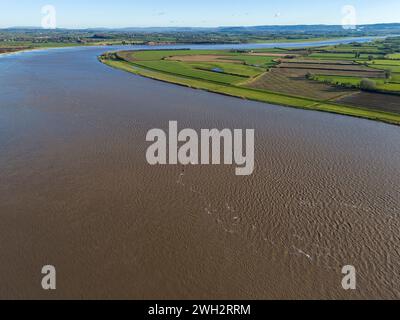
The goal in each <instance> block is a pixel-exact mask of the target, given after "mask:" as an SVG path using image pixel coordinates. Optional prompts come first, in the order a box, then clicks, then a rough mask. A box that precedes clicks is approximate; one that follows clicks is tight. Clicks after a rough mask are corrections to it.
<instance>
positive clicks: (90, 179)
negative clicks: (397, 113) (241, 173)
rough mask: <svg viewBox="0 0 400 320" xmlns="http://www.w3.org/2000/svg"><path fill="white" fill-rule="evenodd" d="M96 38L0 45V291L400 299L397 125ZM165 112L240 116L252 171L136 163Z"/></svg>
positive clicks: (229, 120)
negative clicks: (179, 69) (117, 57)
mask: <svg viewBox="0 0 400 320" xmlns="http://www.w3.org/2000/svg"><path fill="white" fill-rule="evenodd" d="M107 50H108V49H107V48H73V49H57V50H46V51H36V52H27V53H21V54H17V55H10V56H3V57H0V221H1V222H0V298H3V299H10V298H18V299H19V298H28V299H33V298H38V299H40V298H48V299H56V298H67V299H72V298H76V299H83V298H90V299H98V298H110V299H117V298H128V299H310V298H311V299H315V298H322V299H334V298H340V299H350V298H356V299H364V298H376V299H382V298H391V299H393V298H400V232H399V230H400V128H399V127H397V126H393V125H388V124H383V123H378V122H373V121H368V120H362V119H357V118H351V117H345V116H340V115H333V114H327V113H321V112H314V111H305V110H297V109H292V108H285V107H279V106H273V105H268V104H263V103H258V102H251V101H245V100H240V99H236V98H230V97H225V96H221V95H217V94H212V93H207V92H203V91H199V90H193V89H189V88H183V87H179V86H175V85H171V84H167V83H162V82H158V81H154V80H150V79H146V78H142V77H138V76H135V75H133V74H128V73H124V72H122V71H119V70H115V69H111V68H109V67H107V66H105V65H103V64H101V63H99V62H98V61H97V56H98V55H100V54H101V53H102V52H105V51H107ZM170 120H176V121H178V123H179V126H180V128H185V127H189V128H193V129H195V130H200V129H201V128H218V129H223V128H231V129H234V128H241V129H246V128H254V129H255V132H256V145H255V148H256V150H255V171H254V174H253V175H251V176H245V177H237V176H235V174H234V166H186V167H182V166H179V165H178V166H150V165H148V164H147V162H146V157H145V153H146V148H147V147H148V146H149V144H148V143H147V142H146V141H145V137H146V133H147V131H148V130H150V129H152V128H162V129H165V130H167V127H168V121H170ZM48 264H50V265H54V266H55V267H56V270H57V290H55V291H44V290H43V289H42V287H41V279H42V276H43V275H42V274H41V268H42V266H44V265H48ZM345 265H353V266H354V267H355V268H356V270H357V290H355V291H345V290H343V288H342V284H341V282H342V278H343V276H344V275H342V273H341V271H342V267H343V266H345Z"/></svg>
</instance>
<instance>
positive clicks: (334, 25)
mask: <svg viewBox="0 0 400 320" xmlns="http://www.w3.org/2000/svg"><path fill="white" fill-rule="evenodd" d="M391 24H399V25H400V22H376V23H366V24H358V25H356V27H364V26H374V25H391ZM296 26H297V27H302V26H305V27H308V26H326V27H339V26H341V24H324V23H316V24H260V25H220V26H207V27H205V26H126V27H122V26H121V27H100V26H97V27H59V28H56V29H44V28H42V27H41V26H8V27H0V30H4V29H38V30H89V29H94V30H95V29H108V30H121V29H170V28H176V29H178V28H179V29H220V28H256V27H296Z"/></svg>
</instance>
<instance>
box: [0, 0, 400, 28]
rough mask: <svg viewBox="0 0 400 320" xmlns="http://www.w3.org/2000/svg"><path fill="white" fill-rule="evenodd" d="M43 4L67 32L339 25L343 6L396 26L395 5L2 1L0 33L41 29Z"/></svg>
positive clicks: (398, 0) (304, 0)
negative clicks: (51, 8) (12, 29)
mask: <svg viewBox="0 0 400 320" xmlns="http://www.w3.org/2000/svg"><path fill="white" fill-rule="evenodd" d="M48 4H51V5H54V6H55V8H56V10H57V11H56V12H57V26H58V27H66V28H86V27H128V26H129V27H149V26H197V27H199V26H202V27H210V26H239V25H286V24H340V23H341V21H342V18H343V16H342V12H341V9H342V7H343V6H344V5H353V6H354V7H355V8H356V10H357V21H358V24H368V23H381V22H400V0H384V1H371V0H329V1H321V0H278V1H276V0H201V1H194V0H192V1H190V0H148V1H143V0H140V1H137V0H112V1H110V0H47V1H41V0H1V1H0V28H2V27H10V26H40V25H41V20H42V17H43V15H42V14H41V8H42V6H44V5H48Z"/></svg>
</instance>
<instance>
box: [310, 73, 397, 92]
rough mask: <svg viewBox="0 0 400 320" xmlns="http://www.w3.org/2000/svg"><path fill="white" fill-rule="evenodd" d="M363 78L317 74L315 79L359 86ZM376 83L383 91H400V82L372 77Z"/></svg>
mask: <svg viewBox="0 0 400 320" xmlns="http://www.w3.org/2000/svg"><path fill="white" fill-rule="evenodd" d="M362 79H363V78H360V77H341V76H329V75H315V76H314V80H316V81H319V82H325V83H326V82H328V83H331V84H334V85H335V84H336V85H341V84H344V85H351V86H354V87H359V86H360V82H361V81H362ZM371 80H373V81H374V82H375V83H376V87H377V89H379V90H382V91H389V92H400V83H396V82H391V80H385V79H371Z"/></svg>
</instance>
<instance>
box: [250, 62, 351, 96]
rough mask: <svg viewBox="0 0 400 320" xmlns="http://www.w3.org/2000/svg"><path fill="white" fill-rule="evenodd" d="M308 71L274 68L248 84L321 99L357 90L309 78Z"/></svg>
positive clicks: (256, 87) (252, 86)
mask: <svg viewBox="0 0 400 320" xmlns="http://www.w3.org/2000/svg"><path fill="white" fill-rule="evenodd" d="M307 72H308V70H304V69H291V68H273V69H271V70H270V71H269V72H266V73H264V74H263V75H261V76H260V77H258V78H256V79H255V80H254V81H252V82H250V83H249V84H248V85H247V86H248V87H251V88H255V89H264V90H269V91H274V92H279V93H285V94H290V95H296V96H303V97H307V98H313V99H320V100H329V99H335V98H338V97H342V96H344V95H347V94H351V93H353V92H357V91H355V90H351V89H345V88H338V87H334V86H332V85H329V84H325V83H319V82H316V81H310V80H307V78H306V74H307Z"/></svg>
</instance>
